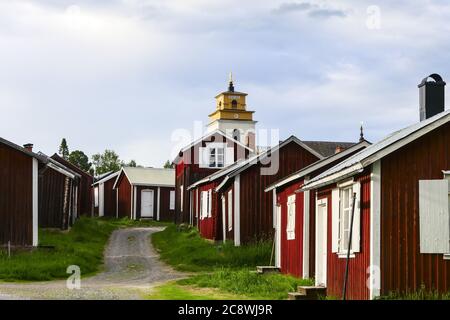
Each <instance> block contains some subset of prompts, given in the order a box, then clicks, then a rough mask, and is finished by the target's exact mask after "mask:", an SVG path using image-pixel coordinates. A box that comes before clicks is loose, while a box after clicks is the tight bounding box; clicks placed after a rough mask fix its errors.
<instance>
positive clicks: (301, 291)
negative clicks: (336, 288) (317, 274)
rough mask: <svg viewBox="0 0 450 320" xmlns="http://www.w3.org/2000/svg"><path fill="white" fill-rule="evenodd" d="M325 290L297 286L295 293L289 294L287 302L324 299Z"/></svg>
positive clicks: (322, 288)
mask: <svg viewBox="0 0 450 320" xmlns="http://www.w3.org/2000/svg"><path fill="white" fill-rule="evenodd" d="M326 295H327V288H325V287H315V286H298V287H297V292H289V293H288V300H319V299H320V298H321V297H326Z"/></svg>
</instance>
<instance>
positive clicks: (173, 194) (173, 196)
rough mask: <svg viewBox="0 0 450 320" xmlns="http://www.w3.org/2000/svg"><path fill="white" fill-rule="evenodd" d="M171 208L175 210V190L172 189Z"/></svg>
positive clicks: (170, 195)
mask: <svg viewBox="0 0 450 320" xmlns="http://www.w3.org/2000/svg"><path fill="white" fill-rule="evenodd" d="M169 210H175V190H170V194H169Z"/></svg>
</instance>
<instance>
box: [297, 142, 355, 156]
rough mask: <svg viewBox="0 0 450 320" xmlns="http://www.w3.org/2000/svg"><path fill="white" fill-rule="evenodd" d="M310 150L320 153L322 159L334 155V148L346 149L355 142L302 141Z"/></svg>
mask: <svg viewBox="0 0 450 320" xmlns="http://www.w3.org/2000/svg"><path fill="white" fill-rule="evenodd" d="M303 143H304V144H306V145H307V146H308V147H310V148H311V149H314V150H315V151H316V152H318V153H320V154H321V155H323V156H324V157H329V156H332V155H333V154H335V152H336V148H337V147H341V148H344V149H348V148H350V147H352V146H354V145H355V144H356V142H336V141H303Z"/></svg>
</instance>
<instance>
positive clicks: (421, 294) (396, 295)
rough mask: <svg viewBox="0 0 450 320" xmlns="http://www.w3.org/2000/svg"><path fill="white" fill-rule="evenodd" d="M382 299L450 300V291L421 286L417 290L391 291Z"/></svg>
mask: <svg viewBox="0 0 450 320" xmlns="http://www.w3.org/2000/svg"><path fill="white" fill-rule="evenodd" d="M378 299H380V300H450V292H448V293H443V294H442V293H439V292H437V291H436V290H431V291H430V290H427V289H426V288H425V286H421V287H420V289H419V290H416V291H406V292H390V293H389V294H388V295H385V296H381V297H379V298H378Z"/></svg>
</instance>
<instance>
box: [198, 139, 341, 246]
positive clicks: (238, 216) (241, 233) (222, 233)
mask: <svg viewBox="0 0 450 320" xmlns="http://www.w3.org/2000/svg"><path fill="white" fill-rule="evenodd" d="M329 144H330V143H322V144H320V143H319V142H314V145H315V146H318V145H322V146H323V145H327V146H328V145H329ZM334 144H335V148H336V144H337V143H334ZM341 144H343V145H349V143H341ZM335 148H334V149H335ZM326 149H329V148H328V147H327V148H322V151H323V152H325V153H326V152H328V151H326ZM334 149H333V150H334ZM325 156H326V155H324V154H321V153H320V152H317V151H316V150H314V149H313V148H311V147H310V146H308V144H307V143H305V142H302V141H300V140H299V139H297V138H296V137H294V136H292V137H290V138H289V139H286V140H285V141H283V142H281V143H280V144H279V145H277V146H276V147H273V148H270V149H268V150H266V151H265V152H263V153H261V154H259V155H255V156H251V157H250V158H248V159H246V160H241V161H238V162H237V163H235V164H233V165H231V166H229V167H227V168H225V169H223V170H221V171H219V172H217V173H215V174H212V175H211V176H209V177H207V178H205V179H203V180H200V181H198V182H197V183H196V184H193V185H192V187H191V188H190V189H191V196H192V197H193V198H194V199H195V201H194V203H197V204H198V205H196V206H194V209H195V210H196V214H198V215H199V217H200V221H199V223H198V226H199V230H200V233H201V234H202V235H203V236H204V237H206V238H210V239H214V240H220V239H222V240H225V239H226V240H232V241H233V242H234V244H235V245H240V244H241V243H248V242H251V241H253V240H257V239H267V238H271V237H272V235H273V227H274V220H273V213H272V206H273V196H272V194H268V193H265V192H264V189H265V188H266V187H267V186H268V185H270V184H271V183H273V182H275V181H277V180H279V179H280V178H281V177H285V176H286V175H288V174H291V173H293V172H295V171H297V170H299V169H302V168H304V167H307V166H308V165H310V164H312V163H315V162H316V161H319V160H321V159H323V158H324V157H325ZM205 207H206V209H205Z"/></svg>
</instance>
